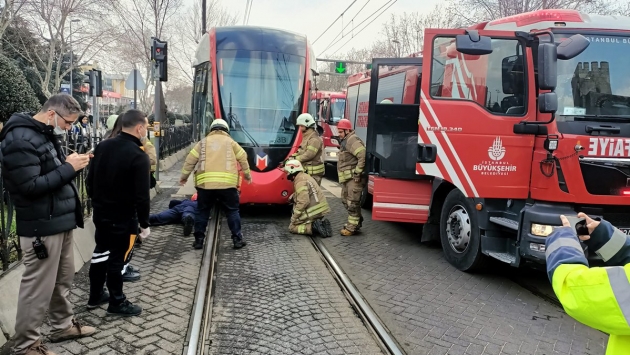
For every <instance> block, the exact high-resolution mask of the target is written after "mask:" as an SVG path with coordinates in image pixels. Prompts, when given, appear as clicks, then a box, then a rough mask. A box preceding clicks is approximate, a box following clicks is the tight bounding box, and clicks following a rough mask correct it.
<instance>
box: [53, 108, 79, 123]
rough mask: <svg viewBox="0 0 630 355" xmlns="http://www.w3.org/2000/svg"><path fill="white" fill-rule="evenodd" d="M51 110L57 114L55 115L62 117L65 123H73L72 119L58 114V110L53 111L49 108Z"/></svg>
mask: <svg viewBox="0 0 630 355" xmlns="http://www.w3.org/2000/svg"><path fill="white" fill-rule="evenodd" d="M51 111H52V112H54V113H55V114H57V116H59V117H61V119H62V120H63V121H64V122H65V123H67V124H73V123H74V121H72V120H67V119H66V118H65V117H63V116H62V115H60V114H59V112H57V111H55V110H51Z"/></svg>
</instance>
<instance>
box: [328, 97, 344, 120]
mask: <svg viewBox="0 0 630 355" xmlns="http://www.w3.org/2000/svg"><path fill="white" fill-rule="evenodd" d="M333 100H334V101H333ZM333 100H331V103H330V106H331V115H330V121H331V122H330V123H331V124H333V125H336V124H337V122H339V120H341V119H342V118H345V117H344V114H345V112H346V100H345V99H333Z"/></svg>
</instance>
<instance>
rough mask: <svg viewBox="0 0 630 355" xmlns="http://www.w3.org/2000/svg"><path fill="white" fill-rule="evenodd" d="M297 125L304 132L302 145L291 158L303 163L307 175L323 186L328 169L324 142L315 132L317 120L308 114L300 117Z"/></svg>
mask: <svg viewBox="0 0 630 355" xmlns="http://www.w3.org/2000/svg"><path fill="white" fill-rule="evenodd" d="M295 125H296V126H298V127H300V131H301V132H302V143H300V147H299V148H298V150H297V152H295V153H294V154H293V155H291V156H290V157H289V159H295V160H297V161H299V162H300V163H302V166H303V167H304V169H305V171H306V173H307V174H309V175H310V176H312V177H313V179H315V181H316V182H317V184H318V185H321V183H322V178H323V177H324V173H325V171H326V168H325V166H324V158H323V155H324V141H323V140H322V138H321V137H320V136H319V134H318V133H317V131H316V130H315V119H313V116H311V115H310V114H308V113H303V114H301V115H299V116H298V118H297V121H296V122H295Z"/></svg>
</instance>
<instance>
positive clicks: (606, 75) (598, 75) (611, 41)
mask: <svg viewBox="0 0 630 355" xmlns="http://www.w3.org/2000/svg"><path fill="white" fill-rule="evenodd" d="M582 35H583V36H585V37H586V38H587V39H588V40H589V41H590V45H589V46H588V48H586V50H585V51H584V52H582V53H581V54H580V55H578V56H577V57H575V58H573V59H571V60H559V61H558V85H557V87H556V90H555V91H556V93H557V95H558V111H557V114H556V117H557V119H558V121H561V122H567V121H578V120H585V119H586V120H597V121H617V122H625V121H628V122H630V66H628V58H629V57H630V37H625V36H614V35H601V34H600V35H590V34H588V33H582ZM570 36H571V35H569V34H557V35H556V37H555V38H556V40H558V39H560V40H562V39H564V38H567V37H570Z"/></svg>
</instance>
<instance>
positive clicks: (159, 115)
mask: <svg viewBox="0 0 630 355" xmlns="http://www.w3.org/2000/svg"><path fill="white" fill-rule="evenodd" d="M154 102H155V104H154V105H153V106H154V112H153V113H154V115H153V117H154V121H153V136H154V137H155V143H154V145H155V155H156V157H157V158H156V160H157V162H156V166H155V180H160V136H161V135H162V131H161V127H160V122H164V119H165V117H163V116H164V115H163V112H162V82H161V81H159V80H156V81H155V101H154Z"/></svg>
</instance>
